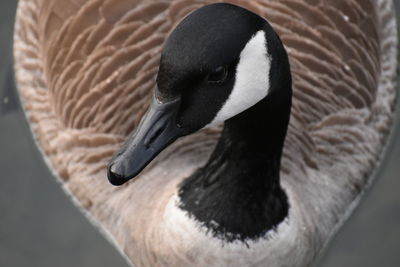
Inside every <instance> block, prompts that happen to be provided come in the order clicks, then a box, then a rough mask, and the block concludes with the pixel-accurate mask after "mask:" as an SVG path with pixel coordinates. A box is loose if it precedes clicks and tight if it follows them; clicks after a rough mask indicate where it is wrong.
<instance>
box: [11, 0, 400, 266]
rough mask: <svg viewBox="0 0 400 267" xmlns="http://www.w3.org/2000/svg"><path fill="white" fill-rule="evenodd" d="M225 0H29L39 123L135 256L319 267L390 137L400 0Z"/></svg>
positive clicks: (38, 130)
mask: <svg viewBox="0 0 400 267" xmlns="http://www.w3.org/2000/svg"><path fill="white" fill-rule="evenodd" d="M213 2H219V1H199V0H175V1H140V0H138V1H128V0H126V1H118V2H116V1H114V0H91V1H83V0H68V1H66V0H63V1H61V0H51V1H44V0H34V1H32V0H29V1H28V0H21V1H20V2H19V7H18V12H17V22H16V27H15V44H14V57H15V71H16V81H17V86H18V90H19V94H20V98H21V102H22V104H23V107H24V110H25V113H26V116H27V118H28V121H29V122H30V126H31V130H32V134H33V136H34V137H35V139H36V142H37V145H38V147H39V149H40V150H41V152H42V154H43V157H44V158H45V160H46V161H47V163H48V165H49V167H50V169H51V170H52V171H53V173H54V176H55V177H57V178H58V180H59V181H60V182H61V184H62V185H63V188H64V189H65V190H66V192H67V193H68V194H70V196H71V197H72V199H73V201H75V203H76V204H77V205H78V206H79V207H80V208H81V209H82V211H83V212H84V213H85V214H86V215H87V216H88V218H89V219H90V220H91V221H92V222H93V223H94V224H96V225H97V226H98V227H99V228H100V229H101V230H102V231H103V233H104V234H105V235H106V236H107V237H109V238H110V240H111V241H112V242H114V243H115V245H116V247H117V248H118V249H120V251H121V253H122V254H123V255H125V256H126V257H127V259H128V260H129V261H130V262H131V264H132V265H134V266H228V265H229V266H308V265H310V264H311V263H312V262H313V261H314V260H315V258H316V256H317V255H318V254H319V253H320V252H321V250H322V249H323V248H324V246H326V244H327V243H328V242H329V240H330V239H331V237H332V236H333V235H334V233H335V232H336V231H337V229H338V228H339V227H340V226H341V225H342V223H343V222H344V221H345V219H346V218H347V217H348V216H349V214H350V213H351V211H352V210H353V208H354V206H355V205H356V204H357V202H358V201H359V199H360V197H361V195H362V193H363V192H364V191H365V189H366V188H367V186H368V185H369V184H370V183H371V179H372V177H373V175H372V173H373V170H375V169H376V168H377V166H378V165H379V159H380V158H381V156H382V153H383V151H384V147H385V145H386V143H387V137H388V135H389V133H390V130H391V126H392V117H393V112H394V102H395V96H396V90H395V77H396V67H397V30H396V20H395V16H394V13H393V8H392V5H393V3H392V1H389V0H377V1H365V0H348V1H330V0H282V1H267V0H265V1H262V0H259V1H240V0H237V1H224V2H229V4H228V3H216V4H213ZM267 21H269V22H267ZM281 40H282V41H281ZM153 93H154V94H153ZM142 118H143V119H142ZM131 132H132V134H130V133H131ZM129 134H130V135H129ZM128 135H129V137H128V138H126V136H128ZM123 143H124V145H123V146H122V148H120V147H121V144H123ZM117 151H118V152H117ZM110 158H111V160H110ZM107 175H108V178H109V179H107V178H106V177H107ZM108 180H109V181H108ZM109 182H111V183H112V184H114V185H120V186H118V187H114V186H112V185H110V184H109Z"/></svg>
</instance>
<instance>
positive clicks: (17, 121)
mask: <svg viewBox="0 0 400 267" xmlns="http://www.w3.org/2000/svg"><path fill="white" fill-rule="evenodd" d="M396 6H397V10H400V0H396ZM15 8H16V1H15V0H0V266H2V267H6V266H7V267H8V266H10V267H28V266H33V267H54V266H57V267H64V266H65V267H67V266H68V267H69V266H82V267H86V266H87V267H89V266H99V267H101V266H115V267H125V266H128V265H127V264H126V263H125V262H124V260H123V259H122V257H121V256H120V255H119V254H118V253H117V252H116V251H115V249H114V248H113V247H112V246H111V245H110V244H109V243H108V242H107V241H106V240H105V239H104V238H103V237H102V236H101V235H100V234H99V233H98V232H97V230H96V229H95V228H94V227H93V226H91V224H90V223H89V222H88V221H87V220H86V219H85V218H84V217H83V216H82V215H81V214H80V212H79V211H78V210H77V209H76V208H75V207H74V206H73V205H72V203H71V202H70V201H69V199H68V198H67V197H66V196H65V195H64V193H63V192H62V190H61V189H60V186H59V185H58V184H57V183H56V182H55V179H54V178H53V177H51V175H50V173H49V171H48V170H47V167H46V166H45V164H44V162H43V161H42V159H41V157H40V154H39V152H38V151H37V149H36V147H35V145H34V144H33V141H32V138H31V136H30V133H29V130H28V126H27V123H26V122H25V119H24V117H23V114H22V112H21V109H20V107H19V103H18V101H17V98H16V94H15V91H14V90H15V89H14V87H13V78H12V74H13V72H12V68H11V57H12V48H11V39H12V31H13V29H12V27H13V21H14V13H15ZM398 115H399V116H398V117H397V121H398V123H397V129H396V136H397V138H394V140H393V141H392V143H391V145H390V148H389V150H388V153H387V155H386V159H385V161H384V163H383V164H382V168H381V171H380V172H379V174H378V179H377V180H376V182H375V183H374V186H373V187H372V188H371V189H370V190H369V192H368V193H367V195H366V196H365V197H364V199H363V200H362V202H361V204H360V206H359V207H358V209H357V210H356V211H355V213H354V214H353V215H352V216H351V218H350V220H349V221H348V222H347V223H346V224H345V226H344V227H343V228H342V229H341V230H340V232H339V234H338V235H337V236H336V237H335V239H334V240H333V242H332V243H331V245H330V246H329V247H328V248H327V250H326V253H325V254H324V256H323V257H321V259H320V261H319V262H318V263H317V264H316V265H315V267H337V266H344V267H346V266H349V267H350V266H352V267H358V266H363V267H376V266H382V267H398V266H400V253H399V251H400V249H399V248H400V127H399V126H400V111H399V112H398Z"/></svg>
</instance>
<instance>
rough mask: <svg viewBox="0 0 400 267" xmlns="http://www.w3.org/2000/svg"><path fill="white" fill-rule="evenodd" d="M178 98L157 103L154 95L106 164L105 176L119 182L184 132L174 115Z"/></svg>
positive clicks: (134, 172) (135, 172) (123, 180)
mask: <svg viewBox="0 0 400 267" xmlns="http://www.w3.org/2000/svg"><path fill="white" fill-rule="evenodd" d="M179 106H180V98H176V99H174V100H172V101H169V102H166V103H160V102H158V101H157V100H156V99H155V98H154V100H153V103H152V104H151V106H150V109H149V110H148V112H147V113H146V115H145V116H144V117H143V119H142V121H141V122H140V124H139V126H138V128H137V129H136V131H135V132H134V133H133V134H132V135H131V136H129V138H128V140H127V141H126V142H125V144H124V145H123V146H122V148H121V149H120V151H119V152H118V153H117V154H116V155H114V157H113V158H112V159H111V161H110V163H109V165H108V172H107V175H108V179H109V181H110V183H112V184H113V185H122V184H123V183H125V182H126V181H128V180H130V179H132V178H134V177H135V176H136V175H138V174H139V173H140V172H141V171H142V170H143V169H144V168H145V167H146V166H147V164H149V163H150V161H151V160H152V159H154V158H155V157H156V156H157V155H158V154H159V153H160V152H161V151H162V150H163V149H164V148H165V147H167V146H168V145H170V144H171V143H172V142H174V141H175V140H176V139H177V138H178V137H180V136H183V135H184V134H185V133H184V132H185V131H184V129H182V128H179V126H178V124H177V121H176V117H177V113H178V110H179Z"/></svg>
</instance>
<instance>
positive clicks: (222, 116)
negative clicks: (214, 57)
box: [210, 31, 272, 125]
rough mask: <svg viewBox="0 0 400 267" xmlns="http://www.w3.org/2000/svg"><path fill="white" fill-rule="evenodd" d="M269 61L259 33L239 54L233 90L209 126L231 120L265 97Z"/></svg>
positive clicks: (264, 42) (262, 32)
mask: <svg viewBox="0 0 400 267" xmlns="http://www.w3.org/2000/svg"><path fill="white" fill-rule="evenodd" d="M271 60H272V59H271V56H270V55H269V54H268V51H267V42H266V39H265V33H264V31H259V32H257V33H256V34H255V35H254V36H253V37H252V39H250V41H249V42H248V43H247V45H246V46H245V48H244V49H243V51H242V52H241V54H240V59H239V63H238V66H237V69H236V80H235V85H234V87H233V90H232V92H231V94H230V96H229V98H228V99H227V100H226V102H225V104H224V105H223V106H222V108H221V110H220V111H219V112H218V113H217V115H216V116H215V118H214V120H213V121H212V122H211V123H210V124H211V125H212V124H216V123H220V122H223V121H225V120H227V119H229V118H232V117H233V116H235V115H237V114H239V113H241V112H243V111H245V110H246V109H248V108H250V107H252V106H254V105H255V104H256V103H258V102H259V101H260V100H262V99H263V98H265V97H266V96H267V94H268V90H269V71H270V68H271Z"/></svg>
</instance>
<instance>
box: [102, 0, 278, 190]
mask: <svg viewBox="0 0 400 267" xmlns="http://www.w3.org/2000/svg"><path fill="white" fill-rule="evenodd" d="M276 47H282V44H281V42H280V41H279V38H278V37H277V35H276V34H275V32H274V31H273V30H272V28H271V26H270V25H269V24H268V22H266V21H265V20H264V19H263V18H261V17H259V16H258V15H256V14H254V13H252V12H250V11H248V10H246V9H243V8H240V7H238V6H234V5H231V4H226V3H219V4H212V5H208V6H205V7H203V8H200V9H198V10H196V11H194V12H193V13H191V14H190V15H188V16H187V17H186V18H185V19H184V20H183V21H182V22H181V23H180V24H179V25H178V26H177V27H176V29H175V30H174V31H173V32H172V33H171V35H170V36H169V38H168V40H167V41H166V43H165V46H164V49H163V51H162V56H161V62H160V68H159V72H158V76H157V88H156V90H155V98H154V101H153V104H152V106H151V108H150V110H149V111H148V113H147V114H146V116H145V117H144V118H143V120H142V122H141V124H140V125H139V127H138V129H137V130H136V132H135V133H134V134H133V135H131V136H130V138H129V140H128V141H127V142H126V143H125V145H124V146H123V148H122V149H121V150H120V152H118V154H117V155H115V156H114V158H113V159H112V160H111V162H110V164H109V168H108V177H109V180H110V182H111V183H113V184H116V185H118V184H122V183H124V182H126V181H127V180H129V179H131V178H133V177H134V176H136V175H137V174H138V173H139V172H140V171H141V170H142V169H143V168H144V167H145V166H146V165H147V164H148V163H149V162H150V161H151V160H152V159H153V158H154V157H155V156H156V155H157V154H158V153H159V152H160V151H162V150H163V149H164V148H165V147H166V146H168V145H169V144H171V143H172V142H174V141H175V140H176V139H177V138H178V137H180V136H183V135H187V134H190V133H193V132H195V131H197V130H199V129H201V128H203V127H205V126H206V125H209V124H211V123H215V122H222V121H225V120H227V119H229V118H232V117H234V116H236V115H237V114H239V113H241V112H243V111H244V110H246V109H248V108H250V107H251V106H253V105H254V104H256V103H257V102H259V101H260V100H262V99H263V98H265V97H266V96H267V94H268V92H269V90H270V89H271V86H272V85H273V84H274V80H271V79H270V78H271V77H272V78H273V77H274V75H271V72H270V70H272V68H273V67H274V64H275V65H276V63H274V61H273V60H272V56H271V55H273V54H274V50H276ZM280 49H281V50H282V48H280ZM271 90H272V89H271Z"/></svg>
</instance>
